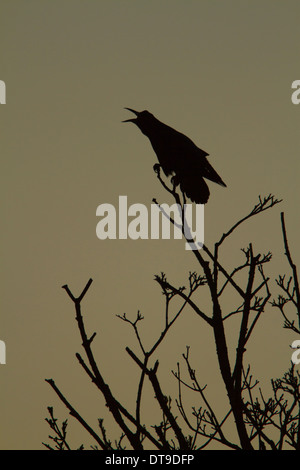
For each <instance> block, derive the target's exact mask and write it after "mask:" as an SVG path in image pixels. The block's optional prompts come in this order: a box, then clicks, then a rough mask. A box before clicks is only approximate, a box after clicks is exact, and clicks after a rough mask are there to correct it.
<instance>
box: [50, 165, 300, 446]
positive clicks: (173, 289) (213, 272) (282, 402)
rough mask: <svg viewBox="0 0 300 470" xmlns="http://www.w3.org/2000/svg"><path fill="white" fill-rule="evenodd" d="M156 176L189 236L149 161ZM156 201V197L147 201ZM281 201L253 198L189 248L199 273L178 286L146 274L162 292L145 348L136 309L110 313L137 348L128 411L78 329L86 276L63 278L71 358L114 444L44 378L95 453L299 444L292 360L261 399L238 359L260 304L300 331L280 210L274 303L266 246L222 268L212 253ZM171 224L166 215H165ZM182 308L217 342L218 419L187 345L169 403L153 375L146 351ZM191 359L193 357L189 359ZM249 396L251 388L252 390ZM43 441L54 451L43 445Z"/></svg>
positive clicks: (179, 199)
mask: <svg viewBox="0 0 300 470" xmlns="http://www.w3.org/2000/svg"><path fill="white" fill-rule="evenodd" d="M155 171H156V173H157V177H158V179H159V181H160V182H161V184H162V185H163V187H164V188H165V189H166V190H167V191H168V192H169V193H170V194H171V195H172V196H173V197H174V199H175V202H176V203H177V204H178V205H179V207H180V208H181V214H182V232H183V234H184V236H185V238H186V240H187V241H191V240H190V238H189V236H187V235H186V231H185V230H184V227H185V223H184V222H185V203H186V201H185V197H184V194H179V192H177V188H176V186H175V185H173V187H169V186H168V185H167V184H166V183H165V182H164V181H163V180H162V178H161V175H160V171H159V168H157V166H156V168H155ZM154 202H155V203H156V204H157V205H158V206H159V203H158V202H157V201H156V200H154ZM279 202H280V201H279V200H278V199H276V198H275V197H274V196H272V195H271V194H270V195H268V196H266V197H264V198H261V197H259V201H258V203H257V204H256V205H255V206H254V207H253V209H252V210H251V211H250V212H249V213H248V214H247V215H246V216H245V217H243V218H242V219H240V220H238V221H237V222H236V223H235V224H234V225H233V226H232V227H231V228H230V229H228V230H227V231H226V232H224V233H223V234H222V236H221V237H220V239H219V240H218V241H217V242H216V243H215V244H214V247H213V250H211V249H209V248H208V246H207V245H204V246H203V247H202V250H196V249H195V250H194V251H193V253H194V255H195V257H196V259H197V262H198V264H199V268H200V269H201V274H198V273H196V272H190V274H189V277H188V283H187V286H174V285H173V284H172V283H171V282H169V280H168V279H167V277H166V275H165V274H164V273H161V274H159V275H156V276H155V281H156V282H157V283H158V285H159V286H160V288H161V290H162V294H163V296H164V299H165V305H164V312H163V315H164V327H163V329H162V331H161V332H160V334H159V336H158V337H157V339H156V340H155V341H154V342H153V345H152V347H151V348H150V349H147V348H146V346H145V344H144V341H143V338H142V335H141V333H140V329H139V325H140V322H141V321H142V320H143V316H142V315H141V313H140V312H139V311H138V313H137V316H136V318H135V319H129V318H128V317H127V315H126V314H124V315H122V316H119V318H120V319H121V320H122V321H123V322H125V323H127V324H129V325H130V327H131V328H132V330H133V332H134V335H135V337H136V339H137V345H138V351H133V350H132V348H129V347H127V348H126V351H127V353H128V354H129V356H130V357H131V358H132V360H133V361H134V362H135V364H136V365H137V367H138V368H139V370H140V378H139V383H138V386H137V391H136V405H135V409H134V410H132V411H129V410H128V409H127V408H126V407H125V406H124V405H122V403H121V398H120V397H116V396H115V395H114V394H113V393H112V391H111V389H110V387H109V385H108V383H107V382H106V380H105V379H104V377H103V375H102V373H101V370H100V367H99V365H98V364H99V363H100V364H101V360H102V359H101V358H100V360H99V359H98V360H96V359H95V357H94V354H93V351H92V342H93V340H94V339H95V336H96V333H93V334H92V335H91V336H89V335H88V334H87V332H86V328H85V324H84V319H83V314H82V309H81V304H82V301H83V299H84V297H85V295H86V294H87V292H88V289H89V288H90V286H91V284H92V279H90V280H89V281H88V283H87V285H86V286H85V288H84V289H83V291H82V293H81V294H80V295H79V296H78V297H75V296H74V294H73V293H72V292H71V290H70V289H69V287H68V286H67V285H64V286H63V288H64V289H65V291H66V293H67V295H68V296H69V298H70V299H71V301H72V302H73V303H74V307H75V312H76V320H77V324H78V329H79V332H80V336H81V341H82V346H83V349H84V352H85V356H86V358H85V359H84V358H83V357H82V355H81V354H79V353H77V354H76V357H77V359H78V361H79V364H80V365H81V366H82V368H83V369H84V371H85V372H86V374H87V375H88V376H89V378H90V379H91V380H92V382H93V383H94V385H95V386H96V387H97V388H98V390H99V392H100V393H101V394H102V395H103V397H104V399H105V403H106V406H107V407H108V409H109V411H110V412H111V414H112V416H113V418H114V420H115V422H116V423H117V424H118V426H119V428H120V430H121V437H120V438H119V440H116V441H115V442H114V444H113V443H112V442H111V441H110V440H109V439H108V438H107V434H106V429H105V427H104V424H103V420H102V419H99V420H98V427H99V429H98V430H97V432H96V431H95V430H93V429H92V428H91V427H90V426H89V425H88V424H87V422H86V421H85V420H84V419H83V418H82V417H81V415H80V414H79V413H78V412H77V411H76V410H75V409H74V408H73V406H72V405H71V404H70V402H69V401H68V400H67V399H66V398H65V396H64V395H63V394H62V392H61V390H60V389H59V388H58V387H57V385H56V384H55V382H54V381H53V380H52V379H47V382H48V383H49V385H50V386H51V387H52V388H53V390H54V391H55V392H56V394H57V395H58V397H59V398H60V400H61V401H62V402H63V403H64V405H65V406H66V407H67V409H68V410H69V413H70V415H71V416H73V417H74V418H75V419H77V420H78V421H79V423H80V424H81V425H82V427H83V428H85V430H86V431H87V432H88V433H89V434H90V436H91V437H92V438H93V439H94V441H95V446H94V447H93V448H99V449H103V450H114V449H124V448H125V446H126V445H129V447H130V448H131V449H135V450H142V449H149V446H150V447H151V448H154V449H158V450H168V451H170V450H201V449H204V448H207V447H209V445H211V444H212V443H214V442H215V443H218V444H219V445H223V446H224V448H229V449H235V450H239V449H243V450H253V449H259V450H262V449H272V450H281V449H283V448H284V446H289V447H290V448H294V449H297V450H299V449H300V396H299V393H300V385H299V384H300V376H299V372H297V371H295V366H294V365H292V366H291V367H290V369H289V370H288V371H287V372H286V374H285V375H284V377H283V378H281V379H277V380H272V391H273V395H272V397H271V398H268V399H266V398H264V395H263V392H262V390H261V388H259V385H258V381H257V380H255V379H254V378H253V376H252V375H251V373H250V366H249V365H248V364H245V351H246V346H247V344H248V343H249V341H250V339H251V338H252V335H253V333H254V331H255V328H256V327H257V325H258V321H259V319H260V317H261V315H262V314H263V312H264V311H265V308H266V307H267V305H268V304H271V305H273V306H276V307H277V308H279V310H280V312H281V314H282V315H283V317H284V320H285V324H284V326H285V327H286V328H291V329H293V331H295V332H297V333H300V331H299V327H300V314H299V305H300V296H299V284H298V278H297V270H296V266H295V265H294V264H293V262H292V258H291V254H290V251H289V248H288V241H287V234H286V229H285V224H284V216H283V214H282V215H281V217H282V218H281V221H282V232H283V238H284V247H285V252H286V255H287V258H288V261H289V264H290V267H291V269H292V276H291V277H290V278H289V280H288V281H286V280H285V276H280V277H279V279H278V281H277V284H278V286H279V287H280V289H281V290H283V292H284V295H280V296H279V297H278V300H276V301H275V300H273V301H270V298H271V292H270V287H269V278H268V277H267V276H266V275H265V272H264V266H265V264H267V263H269V262H270V260H271V257H272V255H271V253H270V252H268V253H266V254H260V253H255V250H254V248H253V245H252V244H251V243H250V244H249V246H248V247H247V248H246V249H243V250H242V251H243V262H241V264H239V265H238V266H236V267H235V268H234V269H233V270H231V271H229V270H228V269H227V268H226V266H225V265H224V263H223V262H222V261H221V250H222V247H223V244H224V243H225V241H227V240H228V239H229V238H230V236H231V235H232V233H233V232H234V231H235V230H237V229H238V228H239V226H240V225H241V224H243V223H245V222H246V221H248V220H249V219H252V218H254V217H256V216H258V215H259V214H261V213H263V212H265V211H267V210H269V209H271V208H272V207H274V206H275V205H277V204H278V203H279ZM170 220H171V222H172V223H173V224H175V221H174V220H173V219H172V218H170ZM242 272H244V273H246V279H247V281H246V283H245V285H242V283H241V281H240V277H239V275H240V274H241V273H242ZM198 289H208V291H209V294H210V305H209V307H208V308H206V309H205V311H204V310H203V309H202V308H200V307H199V305H197V303H196V302H195V301H194V300H193V299H194V293H195V292H196V291H197V290H198ZM228 289H232V291H233V292H234V293H235V294H237V296H238V298H239V302H238V304H237V305H233V306H232V309H231V311H230V312H228V311H226V309H225V308H224V306H223V297H224V292H225V291H227V290H228ZM175 298H176V299H177V300H179V301H180V307H179V308H178V309H177V310H176V311H175V313H171V309H170V305H171V304H172V306H173V305H174V302H173V301H174V299H175ZM287 303H291V304H292V305H293V306H294V307H295V308H296V315H297V319H298V325H299V326H298V327H296V326H295V321H294V320H289V319H288V317H287V314H286V312H285V307H286V305H287ZM187 305H188V306H189V307H191V309H192V310H193V312H194V313H195V314H196V315H197V317H198V318H199V322H200V323H201V322H205V323H206V324H207V325H208V326H209V327H210V328H211V329H212V331H213V336H214V342H215V346H216V355H217V359H218V364H219V371H220V374H221V378H222V380H223V382H224V385H225V388H226V393H227V397H228V409H227V410H225V411H224V413H223V415H222V416H217V413H216V412H215V411H214V407H213V405H212V404H211V403H210V401H209V398H208V396H207V395H208V393H207V391H206V386H205V385H202V384H201V382H202V378H200V379H199V378H198V376H197V373H196V369H195V368H194V365H192V363H191V359H190V348H189V347H187V350H186V352H185V353H184V354H183V359H184V364H185V367H186V370H187V372H188V379H187V380H185V379H183V378H182V370H181V367H180V365H179V363H178V364H177V370H176V371H173V375H174V377H175V378H176V380H177V383H178V391H177V396H176V399H175V405H176V406H175V407H174V406H172V399H171V397H169V396H168V395H167V394H166V393H165V391H163V390H162V386H161V382H160V379H159V361H158V360H156V361H153V354H154V352H156V351H157V349H158V347H159V346H160V344H161V343H162V341H165V340H166V337H167V334H168V332H169V331H170V329H171V328H172V327H173V325H174V324H175V322H176V321H177V319H178V318H179V316H181V315H182V313H183V312H184V309H185V307H186V306H187ZM233 316H234V317H235V318H236V320H237V321H238V322H239V328H238V331H239V333H238V337H237V340H236V344H234V345H232V344H231V343H230V342H229V340H228V335H227V334H226V331H225V323H226V322H227V321H228V319H229V318H232V317H233ZM231 349H232V350H233V351H234V360H231V361H230V357H232V356H231V355H230V354H229V351H230V350H231ZM197 361H198V363H199V359H197ZM146 380H148V381H149V382H150V384H151V386H152V388H153V392H154V400H156V401H157V403H158V404H159V406H160V408H161V411H162V420H161V422H160V423H156V424H155V425H152V426H150V427H149V426H148V425H146V424H145V423H144V422H143V420H142V418H141V415H142V413H141V404H142V395H143V391H144V384H145V381H146ZM183 388H187V389H190V390H192V391H193V392H195V393H196V394H197V400H196V402H197V405H196V406H194V407H192V408H191V409H189V410H187V409H186V406H185V404H184V400H183V394H182V389H183ZM256 394H257V395H256ZM48 410H49V413H50V419H49V418H47V422H48V423H49V425H50V427H51V429H52V431H53V432H54V436H51V439H52V441H53V442H54V443H55V446H54V448H57V449H69V448H70V445H69V444H68V443H67V441H66V426H67V423H66V421H65V422H63V424H62V427H61V428H59V426H58V425H57V420H56V419H55V418H54V415H53V409H52V408H48ZM230 420H231V421H232V422H233V425H234V427H235V429H236V433H237V439H236V438H233V437H232V433H228V430H226V429H225V423H227V422H228V421H230ZM45 445H46V447H47V448H51V449H53V447H52V446H51V445H50V444H45Z"/></svg>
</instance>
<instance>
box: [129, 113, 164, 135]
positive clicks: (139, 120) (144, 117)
mask: <svg viewBox="0 0 300 470" xmlns="http://www.w3.org/2000/svg"><path fill="white" fill-rule="evenodd" d="M125 109H128V111H131V112H132V113H134V114H135V115H136V118H132V119H126V120H125V121H123V122H133V123H134V124H136V125H137V126H138V128H139V129H140V130H141V131H142V132H143V134H146V135H148V134H149V132H150V131H151V128H152V127H153V125H154V124H155V122H156V118H155V117H154V116H153V114H151V113H149V111H135V110H134V109H131V108H125Z"/></svg>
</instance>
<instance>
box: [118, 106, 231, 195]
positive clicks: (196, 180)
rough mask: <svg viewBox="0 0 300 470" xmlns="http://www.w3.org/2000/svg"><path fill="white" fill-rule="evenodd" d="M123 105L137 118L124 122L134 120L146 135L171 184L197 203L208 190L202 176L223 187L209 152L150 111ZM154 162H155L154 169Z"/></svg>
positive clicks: (207, 193)
mask: <svg viewBox="0 0 300 470" xmlns="http://www.w3.org/2000/svg"><path fill="white" fill-rule="evenodd" d="M125 109H128V111H131V112H132V113H134V114H135V115H136V118H132V119H126V120H125V121H123V122H133V123H134V124H136V125H137V127H138V128H139V129H140V130H141V131H142V133H143V134H145V135H146V136H147V137H148V139H149V140H150V142H151V145H152V147H153V150H154V152H155V153H156V155H157V158H158V161H159V163H160V166H161V167H162V169H163V171H164V173H165V175H166V176H170V175H172V180H171V181H172V182H173V184H174V185H176V186H177V185H180V189H181V191H182V192H183V193H184V194H185V195H186V196H187V197H188V198H189V199H190V200H191V201H193V202H195V203H196V204H205V203H206V202H207V201H208V198H209V194H210V193H209V189H208V186H207V184H206V182H205V180H204V178H206V179H208V180H210V181H213V182H214V183H218V184H220V185H221V186H225V187H226V184H225V183H224V181H223V180H222V179H221V178H220V176H219V175H218V173H217V172H216V171H215V170H214V169H213V167H212V166H211V164H210V163H209V162H208V160H207V158H206V157H207V155H208V153H207V152H205V151H204V150H201V149H200V148H199V147H197V146H196V145H195V144H194V142H192V140H191V139H189V138H188V137H187V136H186V135H184V134H182V133H181V132H178V131H176V130H175V129H173V128H172V127H170V126H167V125H166V124H164V123H163V122H161V121H159V120H158V119H157V118H156V117H154V116H153V114H151V113H149V111H140V112H139V111H135V110H134V109H131V108H125ZM157 166H159V165H157V164H156V165H154V169H157Z"/></svg>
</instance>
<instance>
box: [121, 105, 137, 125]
mask: <svg viewBox="0 0 300 470" xmlns="http://www.w3.org/2000/svg"><path fill="white" fill-rule="evenodd" d="M124 109H128V111H131V112H132V113H134V114H135V115H136V116H138V115H139V114H140V113H139V112H138V111H135V110H134V109H131V108H124ZM135 121H136V119H126V120H125V121H122V122H135Z"/></svg>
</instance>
